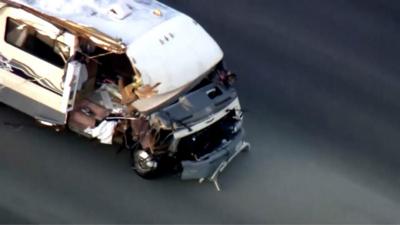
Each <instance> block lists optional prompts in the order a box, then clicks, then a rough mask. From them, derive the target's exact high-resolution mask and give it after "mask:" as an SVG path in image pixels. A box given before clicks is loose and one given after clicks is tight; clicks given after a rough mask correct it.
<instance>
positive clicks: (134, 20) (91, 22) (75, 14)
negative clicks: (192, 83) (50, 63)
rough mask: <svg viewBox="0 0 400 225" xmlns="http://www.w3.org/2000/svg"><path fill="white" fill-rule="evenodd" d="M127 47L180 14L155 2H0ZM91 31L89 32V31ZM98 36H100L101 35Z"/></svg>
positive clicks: (36, 0) (55, 0) (94, 0)
mask: <svg viewBox="0 0 400 225" xmlns="http://www.w3.org/2000/svg"><path fill="white" fill-rule="evenodd" d="M3 2H6V3H8V4H10V3H15V5H17V6H23V7H24V9H25V10H26V9H31V10H34V11H33V13H34V12H37V13H38V14H40V16H42V17H46V16H50V17H52V18H54V19H55V20H58V22H61V23H62V22H64V23H65V24H62V25H68V24H69V25H70V26H72V27H75V28H77V29H79V27H80V28H81V31H82V32H85V31H84V30H88V29H87V28H91V29H92V30H94V31H98V33H100V34H103V36H108V37H110V38H112V39H114V41H115V42H120V43H121V44H123V45H125V46H126V45H129V44H131V43H133V42H134V41H135V40H136V39H138V38H139V37H141V36H142V35H144V34H145V33H147V32H148V31H149V30H151V29H153V28H154V27H156V26H157V25H159V24H161V23H163V22H165V21H167V20H169V19H171V18H172V17H175V16H176V15H179V14H180V12H178V11H176V10H174V9H172V8H170V7H168V6H166V5H164V4H162V3H160V2H158V1H155V0H7V1H6V0H3ZM89 31H90V29H89ZM100 36H101V35H100Z"/></svg>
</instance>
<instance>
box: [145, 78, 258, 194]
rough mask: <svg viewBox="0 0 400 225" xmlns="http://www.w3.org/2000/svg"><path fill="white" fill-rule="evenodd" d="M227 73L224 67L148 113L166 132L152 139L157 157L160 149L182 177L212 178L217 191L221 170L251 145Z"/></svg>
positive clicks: (160, 129) (189, 178)
mask: <svg viewBox="0 0 400 225" xmlns="http://www.w3.org/2000/svg"><path fill="white" fill-rule="evenodd" d="M224 74H225V75H223V77H221V71H218V70H216V71H214V72H213V73H211V75H210V76H209V77H208V78H206V79H204V80H203V81H202V82H200V84H198V85H197V86H196V87H195V88H193V89H192V90H191V91H189V92H188V93H186V94H185V95H183V96H181V97H179V98H178V100H177V101H175V102H174V103H173V104H170V105H168V106H166V107H164V108H162V109H160V110H157V111H156V112H154V113H152V114H151V115H150V117H149V118H150V119H149V121H150V123H151V124H152V127H153V128H155V129H156V130H158V134H162V135H161V136H162V137H159V138H158V139H157V141H156V142H154V143H155V146H156V147H155V148H154V149H156V150H155V152H154V151H153V153H155V154H154V155H157V152H158V155H163V156H164V157H167V158H169V162H171V161H172V162H175V163H176V165H175V168H176V170H177V172H180V174H181V178H182V179H184V180H191V179H198V180H199V181H200V182H202V181H204V180H209V181H212V182H214V184H215V185H216V187H217V189H218V190H219V185H218V182H217V177H218V175H219V173H221V172H222V171H223V170H224V169H225V167H226V166H227V165H228V164H229V163H230V162H231V161H232V160H233V159H234V158H235V157H236V156H237V155H238V153H240V152H242V151H243V150H247V149H249V148H250V145H249V144H248V143H247V142H245V141H244V133H245V132H244V130H243V128H242V122H243V112H242V110H241V106H240V103H239V99H238V96H237V93H236V91H235V89H234V88H233V87H232V86H231V83H230V82H231V81H229V80H228V79H231V78H230V77H229V78H228V76H226V72H225V71H224ZM232 77H233V75H232ZM154 140H156V139H154ZM154 158H157V157H154ZM162 158H163V157H158V159H162ZM146 159H149V157H148V156H147V157H146ZM150 164H151V165H153V166H154V165H155V164H157V163H154V162H153V163H150Z"/></svg>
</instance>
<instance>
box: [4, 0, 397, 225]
mask: <svg viewBox="0 0 400 225" xmlns="http://www.w3.org/2000/svg"><path fill="white" fill-rule="evenodd" d="M164 2H166V3H168V4H171V5H172V6H175V7H176V8H178V9H180V10H182V11H184V12H187V13H188V14H189V15H191V16H193V17H194V18H195V19H196V20H198V21H199V22H200V23H201V24H202V25H203V26H204V27H205V28H206V29H207V30H208V31H209V32H210V33H211V34H212V35H213V36H214V37H215V38H216V39H217V41H218V42H219V43H220V44H221V46H222V48H223V49H224V50H225V53H226V59H227V61H228V64H229V65H230V67H231V68H232V69H233V70H235V71H236V72H237V73H238V74H239V83H238V90H239V92H240V96H241V101H242V104H243V107H244V108H245V109H246V110H247V115H246V122H245V127H246V130H247V134H248V140H249V141H250V142H251V143H252V145H253V149H252V151H251V152H249V153H245V154H242V155H240V156H239V157H238V158H237V160H236V161H234V163H233V164H232V165H231V166H230V167H229V168H228V169H227V170H226V171H225V172H224V174H223V175H222V177H221V179H220V181H221V185H222V188H223V192H220V193H218V192H216V191H215V189H214V188H213V186H212V185H207V184H201V185H200V184H197V183H196V182H182V181H179V179H177V178H176V177H166V178H163V179H160V180H156V181H146V180H142V179H140V178H139V177H137V176H135V175H134V174H133V172H132V171H131V170H130V168H129V166H128V155H127V153H121V154H118V155H117V154H115V147H109V146H102V145H100V144H97V143H95V142H91V141H90V140H86V139H84V138H81V137H78V136H76V135H74V134H72V133H65V134H58V133H55V132H53V131H51V130H48V129H45V128H40V127H37V126H36V125H35V124H34V122H33V121H32V120H31V119H30V118H29V117H27V116H25V115H23V114H21V113H18V112H16V111H14V110H13V109H11V108H9V107H6V106H3V105H0V134H1V136H0V140H1V143H0V154H1V156H0V222H3V223H28V222H31V223H400V214H399V213H398V212H399V211H400V179H399V174H400V166H399V165H400V164H399V162H400V151H399V150H400V149H399V146H400V116H399V115H400V101H399V99H400V64H399V63H398V58H399V57H398V54H399V50H400V44H399V40H400V38H399V37H400V29H399V28H400V16H399V15H400V2H399V1H396V0H393V1H389V0H335V1H331V0H279V1H278V0H274V1H272V0H267V1H265V0H249V1H243V0H242V1H239V0H219V1H195V0H185V1H177V0H165V1H164ZM4 122H7V123H6V124H4Z"/></svg>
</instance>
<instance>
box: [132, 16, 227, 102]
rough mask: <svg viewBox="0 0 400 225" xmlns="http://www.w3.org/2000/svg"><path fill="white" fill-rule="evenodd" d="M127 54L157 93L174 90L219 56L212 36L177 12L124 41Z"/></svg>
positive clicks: (215, 61) (204, 70)
mask: <svg viewBox="0 0 400 225" xmlns="http://www.w3.org/2000/svg"><path fill="white" fill-rule="evenodd" d="M127 53H128V56H129V57H130V58H131V59H132V61H133V63H134V64H135V66H136V68H137V69H138V70H139V71H140V73H141V75H142V78H143V83H144V84H150V85H154V84H157V83H161V84H160V86H158V87H157V90H158V93H159V94H160V95H162V94H167V93H169V92H172V91H174V90H177V89H179V88H181V87H183V86H185V85H187V84H189V83H190V82H192V81H194V80H195V79H197V78H199V77H200V76H201V75H203V74H205V73H206V72H208V71H209V70H210V69H211V68H213V67H214V66H215V65H216V64H217V63H218V62H219V61H221V60H222V58H223V52H222V50H221V48H220V47H219V46H218V44H217V43H216V42H215V41H214V39H213V38H212V37H211V36H210V35H209V34H208V33H207V32H206V31H205V30H204V29H203V28H202V27H201V26H200V25H199V24H198V23H197V22H195V21H194V20H193V19H192V18H190V17H188V16H186V15H184V14H180V15H178V16H175V17H173V18H171V19H169V20H167V21H165V22H164V23H162V24H160V25H158V26H157V27H155V28H153V29H152V30H150V31H149V32H147V33H146V34H144V35H142V36H141V37H140V38H139V39H137V40H135V41H134V42H133V43H131V44H130V45H128V52H127Z"/></svg>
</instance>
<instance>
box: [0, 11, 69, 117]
mask: <svg viewBox="0 0 400 225" xmlns="http://www.w3.org/2000/svg"><path fill="white" fill-rule="evenodd" d="M10 19H12V20H13V21H18V22H21V23H23V24H24V26H22V25H20V26H18V27H17V28H16V29H15V30H16V31H17V32H20V31H21V30H23V29H26V27H29V28H34V30H35V32H36V33H35V35H36V36H35V37H36V38H38V37H50V40H52V39H51V38H55V39H57V41H58V40H62V39H63V35H60V36H57V34H56V33H57V32H58V33H59V34H61V32H60V31H59V30H58V28H56V27H54V26H53V25H51V24H49V23H48V22H46V21H44V20H41V19H39V18H37V17H35V16H33V15H31V14H29V13H27V12H25V11H23V10H19V9H15V8H11V7H4V8H2V9H1V10H0V37H1V38H0V86H3V87H2V88H1V87H0V101H1V102H4V103H6V104H7V105H10V106H12V107H14V108H16V109H18V110H20V111H22V112H24V113H26V114H28V115H31V116H33V117H34V118H36V119H38V120H41V121H44V122H47V123H52V124H65V121H66V115H67V110H66V108H65V107H62V106H63V102H62V101H63V97H62V96H63V86H64V85H63V80H64V78H63V77H64V72H65V69H64V67H62V66H56V65H54V64H52V63H49V62H48V61H46V60H44V59H41V58H39V57H37V56H35V55H34V54H31V53H28V52H27V51H24V49H23V48H22V47H18V46H16V45H12V44H10V43H8V42H7V41H6V39H7V37H8V36H7V35H10V33H7V21H8V20H10ZM27 30H28V29H27ZM29 30H30V29H29ZM21 32H22V31H21ZM16 37H17V38H23V37H22V35H20V34H18V35H16ZM62 41H63V42H64V43H65V40H62Z"/></svg>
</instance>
